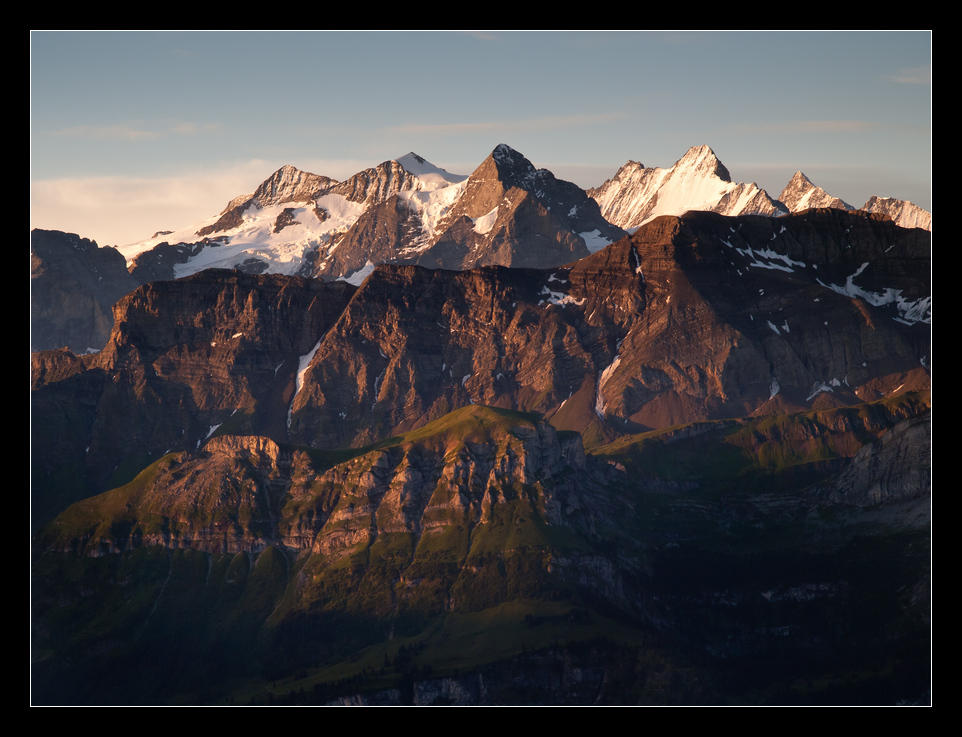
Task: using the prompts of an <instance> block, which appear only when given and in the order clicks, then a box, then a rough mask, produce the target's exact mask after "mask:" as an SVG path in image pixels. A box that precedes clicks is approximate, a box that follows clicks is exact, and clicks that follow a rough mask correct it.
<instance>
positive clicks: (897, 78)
mask: <svg viewBox="0 0 962 737" xmlns="http://www.w3.org/2000/svg"><path fill="white" fill-rule="evenodd" d="M888 79H890V80H891V81H893V82H898V83H899V84H924V85H931V84H932V67H931V66H928V65H927V66H924V67H905V68H903V69H899V71H898V73H897V74H891V75H889V77H888Z"/></svg>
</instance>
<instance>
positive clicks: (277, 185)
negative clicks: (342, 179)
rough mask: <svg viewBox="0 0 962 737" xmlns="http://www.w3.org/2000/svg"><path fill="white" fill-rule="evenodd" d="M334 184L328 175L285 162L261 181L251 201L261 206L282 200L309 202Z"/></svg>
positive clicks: (276, 203)
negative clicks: (303, 169)
mask: <svg viewBox="0 0 962 737" xmlns="http://www.w3.org/2000/svg"><path fill="white" fill-rule="evenodd" d="M335 184H337V182H336V181H335V180H333V179H331V178H329V177H324V176H320V175H318V174H311V173H310V172H306V171H301V170H300V169H298V168H297V167H294V166H291V165H290V164H285V165H284V166H282V167H281V168H280V169H278V170H277V171H276V172H274V173H273V174H272V175H271V176H270V177H268V178H267V179H266V180H265V181H264V182H262V183H261V185H260V186H259V187H258V188H257V190H256V191H255V192H254V196H253V198H252V201H253V202H255V203H256V204H258V205H259V206H261V207H266V206H268V205H279V204H281V203H284V202H310V201H312V200H313V199H314V198H316V197H317V196H318V195H319V194H321V193H322V192H324V191H326V190H328V189H330V188H331V187H332V186H333V185H335Z"/></svg>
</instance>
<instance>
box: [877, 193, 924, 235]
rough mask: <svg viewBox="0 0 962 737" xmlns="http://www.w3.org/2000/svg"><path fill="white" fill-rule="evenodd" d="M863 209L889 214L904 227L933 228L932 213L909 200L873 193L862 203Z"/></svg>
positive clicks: (896, 222) (897, 223)
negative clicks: (877, 195) (878, 195)
mask: <svg viewBox="0 0 962 737" xmlns="http://www.w3.org/2000/svg"><path fill="white" fill-rule="evenodd" d="M862 209H863V210H866V211H867V212H877V213H881V214H883V215H887V216H888V217H890V218H892V220H894V221H895V224H896V225H898V226H899V227H902V228H922V229H923V230H931V229H932V213H930V212H927V211H925V210H923V209H922V208H921V207H919V206H918V205H914V204H912V203H911V202H909V201H908V200H899V199H894V198H892V197H876V196H874V195H873V196H872V197H869V199H868V200H867V201H866V203H865V204H864V205H862Z"/></svg>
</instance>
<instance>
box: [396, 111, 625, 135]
mask: <svg viewBox="0 0 962 737" xmlns="http://www.w3.org/2000/svg"><path fill="white" fill-rule="evenodd" d="M626 117H628V116H627V115H626V114H624V113H604V114H598V115H561V116H555V117H549V118H531V119H528V120H518V121H513V122H503V121H502V122H485V123H424V124H422V123H411V124H408V125H399V126H394V127H391V128H386V129H385V131H384V132H385V133H389V134H390V133H401V134H404V135H424V134H427V135H432V136H456V135H462V134H464V133H482V132H483V133H488V132H491V131H500V132H505V133H517V132H522V133H523V132H530V131H544V130H558V129H560V128H577V127H582V126H586V125H598V124H601V123H609V122H611V121H614V120H622V119H624V118H626Z"/></svg>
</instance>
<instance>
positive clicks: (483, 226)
mask: <svg viewBox="0 0 962 737" xmlns="http://www.w3.org/2000/svg"><path fill="white" fill-rule="evenodd" d="M497 220H498V208H497V206H495V208H494V209H493V210H492V211H491V212H489V213H488V214H487V215H482V216H481V217H479V218H475V219H474V232H475V233H477V234H478V235H486V234H487V233H488V232H490V230H491V228H493V227H494V224H495V222H497Z"/></svg>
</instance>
